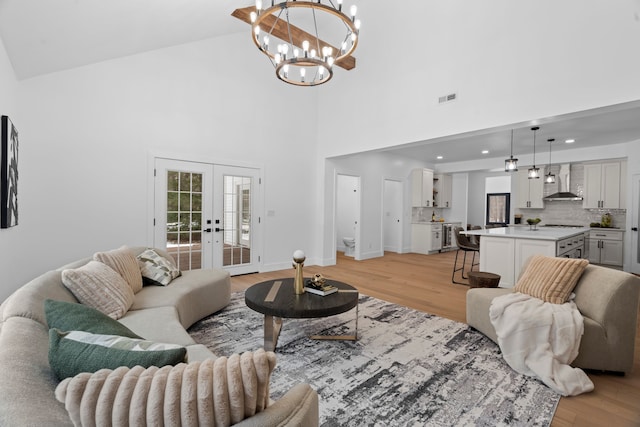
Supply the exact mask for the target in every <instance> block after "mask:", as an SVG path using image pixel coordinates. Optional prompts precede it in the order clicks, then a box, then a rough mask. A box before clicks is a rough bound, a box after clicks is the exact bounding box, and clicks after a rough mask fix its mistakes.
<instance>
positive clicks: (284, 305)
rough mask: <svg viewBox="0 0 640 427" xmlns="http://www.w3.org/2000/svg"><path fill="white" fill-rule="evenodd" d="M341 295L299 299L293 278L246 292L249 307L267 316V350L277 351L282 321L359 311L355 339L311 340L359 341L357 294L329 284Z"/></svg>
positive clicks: (335, 283) (348, 287)
mask: <svg viewBox="0 0 640 427" xmlns="http://www.w3.org/2000/svg"><path fill="white" fill-rule="evenodd" d="M327 283H328V284H329V285H331V286H335V287H336V288H338V292H335V293H333V294H330V295H325V296H321V295H315V294H311V293H309V292H305V293H303V294H301V295H296V293H295V292H294V289H293V278H286V279H276V280H267V281H265V282H260V283H257V284H255V285H253V286H251V287H250V288H249V289H247V290H246V291H245V294H244V301H245V303H246V304H247V307H249V308H250V309H252V310H254V311H257V312H258V313H262V314H264V349H265V350H266V351H274V350H275V348H276V346H277V344H278V337H279V336H280V330H281V329H282V319H283V318H291V319H302V318H313V317H328V316H333V315H336V314H340V313H344V312H346V311H349V310H351V309H352V308H354V307H355V308H356V328H355V334H354V335H313V336H311V338H312V339H332V340H351V341H354V340H357V339H358V290H357V289H356V288H354V287H353V286H351V285H348V284H346V283H342V282H338V281H336V280H327Z"/></svg>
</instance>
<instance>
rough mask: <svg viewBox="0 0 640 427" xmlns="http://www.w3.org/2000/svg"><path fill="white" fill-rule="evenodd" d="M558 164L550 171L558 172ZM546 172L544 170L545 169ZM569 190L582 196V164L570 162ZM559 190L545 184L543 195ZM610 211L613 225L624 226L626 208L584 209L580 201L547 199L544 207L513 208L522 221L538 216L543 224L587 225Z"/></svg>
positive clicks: (599, 219)
mask: <svg viewBox="0 0 640 427" xmlns="http://www.w3.org/2000/svg"><path fill="white" fill-rule="evenodd" d="M559 170H560V166H559V165H552V166H551V173H554V174H556V175H557V174H558V172H559ZM545 173H546V171H545ZM570 178H571V179H570V181H571V182H570V186H569V189H568V190H569V191H570V192H572V193H574V194H576V195H578V196H581V197H582V196H583V195H584V194H583V193H584V165H582V164H572V165H571V175H570ZM557 191H559V186H558V184H557V183H556V184H555V185H554V184H545V186H544V196H545V197H546V196H549V195H550V194H553V193H556V192H557ZM607 212H608V213H610V214H611V217H612V224H611V225H612V226H613V227H623V228H624V227H625V225H626V221H627V211H626V209H584V208H583V207H582V201H566V200H562V201H551V202H549V201H547V202H545V203H544V209H515V213H516V214H522V222H523V223H525V221H526V219H527V218H540V219H541V220H542V223H543V224H565V225H584V226H589V223H591V222H600V221H601V219H602V215H603V214H605V213H607Z"/></svg>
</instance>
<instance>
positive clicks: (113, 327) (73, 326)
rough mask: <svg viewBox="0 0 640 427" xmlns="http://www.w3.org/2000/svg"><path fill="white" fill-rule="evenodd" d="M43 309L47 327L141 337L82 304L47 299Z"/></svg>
mask: <svg viewBox="0 0 640 427" xmlns="http://www.w3.org/2000/svg"><path fill="white" fill-rule="evenodd" d="M44 311H45V314H46V317H47V324H48V325H49V328H56V329H59V330H61V331H86V332H92V333H94V334H109V335H120V336H122V337H129V338H142V337H141V336H138V335H137V334H135V333H134V332H133V331H132V330H131V329H129V328H127V327H126V326H125V325H123V324H122V323H120V322H118V321H117V320H114V319H112V318H111V317H109V316H107V315H106V314H104V313H102V312H100V311H98V310H96V309H95V308H91V307H89V306H86V305H83V304H78V303H72V302H65V301H56V300H51V299H48V300H45V302H44Z"/></svg>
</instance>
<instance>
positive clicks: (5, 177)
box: [0, 116, 18, 228]
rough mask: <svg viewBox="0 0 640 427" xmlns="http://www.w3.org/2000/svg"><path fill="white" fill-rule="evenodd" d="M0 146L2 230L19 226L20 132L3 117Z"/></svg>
mask: <svg viewBox="0 0 640 427" xmlns="http://www.w3.org/2000/svg"><path fill="white" fill-rule="evenodd" d="M1 126H2V132H1V133H2V140H1V142H2V144H1V145H0V153H1V154H0V201H1V204H0V228H9V227H13V226H16V225H18V130H17V129H16V128H15V126H13V123H12V122H11V120H9V117H7V116H2V125H1Z"/></svg>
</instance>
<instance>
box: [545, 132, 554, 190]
mask: <svg viewBox="0 0 640 427" xmlns="http://www.w3.org/2000/svg"><path fill="white" fill-rule="evenodd" d="M553 141H555V139H553V138H549V139H547V142H548V143H549V166H548V168H549V170H548V172H547V174H546V175H545V176H544V183H545V184H555V183H556V176H555V175H554V174H552V173H551V144H552V143H553Z"/></svg>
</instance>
